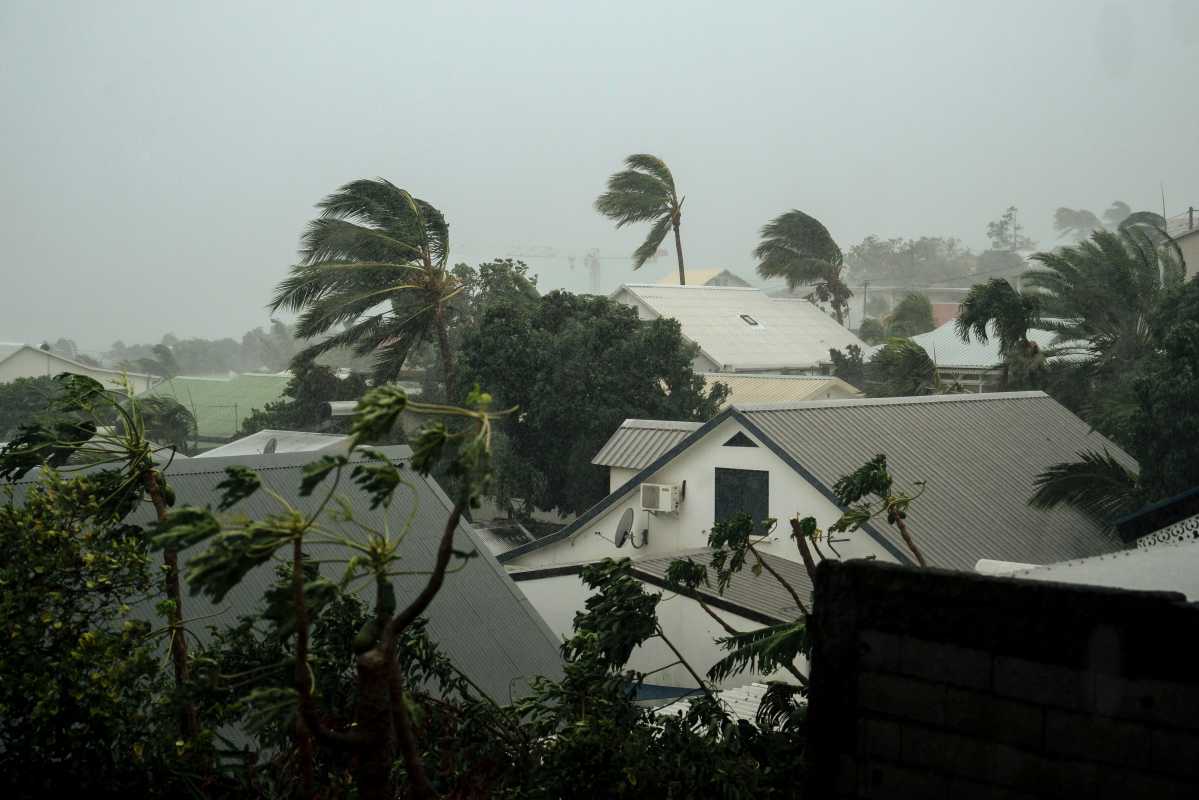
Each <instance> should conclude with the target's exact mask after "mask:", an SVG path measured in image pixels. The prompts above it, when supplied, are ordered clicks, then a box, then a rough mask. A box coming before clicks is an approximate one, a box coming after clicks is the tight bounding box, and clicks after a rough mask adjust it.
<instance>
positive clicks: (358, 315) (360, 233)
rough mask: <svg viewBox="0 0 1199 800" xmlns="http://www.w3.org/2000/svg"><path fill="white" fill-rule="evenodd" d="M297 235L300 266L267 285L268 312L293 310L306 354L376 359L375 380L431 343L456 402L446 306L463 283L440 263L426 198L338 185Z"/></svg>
mask: <svg viewBox="0 0 1199 800" xmlns="http://www.w3.org/2000/svg"><path fill="white" fill-rule="evenodd" d="M318 208H320V209H321V216H320V217H318V218H317V219H315V220H313V221H312V222H310V223H309V224H308V228H307V230H306V231H305V232H304V237H303V246H302V249H301V260H300V263H299V264H297V265H296V266H294V267H292V269H291V274H290V275H289V276H288V277H287V278H286V279H285V280H283V281H282V282H281V283H280V284H279V285H278V287H277V288H276V292H275V297H274V300H273V301H272V302H271V306H270V307H271V309H272V310H278V309H280V308H282V309H286V310H291V311H299V312H301V314H300V317H299V320H298V321H297V325H296V335H297V336H299V337H300V338H303V339H312V338H315V337H318V336H322V335H324V334H326V333H328V332H329V331H330V330H333V329H334V328H339V327H340V328H341V329H340V330H339V331H338V332H337V333H335V334H333V335H332V336H329V337H327V338H325V339H323V340H322V341H319V342H317V343H316V344H313V345H311V346H310V347H308V348H307V349H306V350H305V351H303V353H301V356H303V357H315V356H317V355H319V354H321V353H324V352H326V351H328V350H333V349H335V348H338V347H343V346H344V347H350V348H351V349H352V350H353V351H354V352H355V353H356V354H358V355H370V354H374V356H375V366H376V373H377V375H376V377H377V378H379V379H387V378H391V377H394V376H395V374H396V373H397V372H398V371H399V370H400V368H401V367H402V366H403V364H404V360H405V358H407V356H408V354H409V352H410V351H411V350H412V349H413V348H414V347H416V346H417V345H419V344H420V343H421V342H423V341H425V340H426V339H428V338H430V337H435V338H436V341H437V345H438V349H439V352H440V355H441V363H442V381H443V383H444V385H445V394H446V396H447V397H448V398H455V397H457V393H458V387H457V370H456V362H455V358H454V353H453V348H452V347H451V346H450V338H449V326H450V315H451V310H450V301H451V300H452V299H453V298H454V297H455V296H456V295H457V294H458V293H459V292H460V291H461V290H462V285H461V283H460V282H459V281H458V279H457V278H456V277H454V275H453V273H452V272H451V271H450V270H449V269H448V268H447V266H446V259H447V257H448V255H449V226H448V225H447V224H446V221H445V217H444V216H443V215H442V213H441V212H440V211H438V210H437V209H436V208H434V207H433V206H432V205H431V204H429V203H428V202H426V201H424V200H421V199H419V198H416V197H413V196H412V195H411V194H409V193H408V192H406V191H405V190H403V189H401V188H399V187H397V186H395V185H394V184H392V183H391V182H390V181H387V180H384V179H382V178H379V179H376V180H357V181H353V182H351V183H347V184H346V185H345V186H342V187H341V188H340V189H338V190H337V191H336V192H334V193H333V194H331V195H329V196H328V197H326V198H325V199H324V200H322V201H321V202H320V203H319V205H318Z"/></svg>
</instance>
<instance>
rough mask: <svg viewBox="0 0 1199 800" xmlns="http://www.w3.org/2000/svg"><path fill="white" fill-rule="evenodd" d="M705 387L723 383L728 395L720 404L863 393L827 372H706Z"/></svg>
mask: <svg viewBox="0 0 1199 800" xmlns="http://www.w3.org/2000/svg"><path fill="white" fill-rule="evenodd" d="M704 383H705V384H707V386H708V388H709V389H710V388H712V386H713V385H714V384H717V383H723V384H724V385H725V386H727V387H728V388H729V396H728V397H727V398H726V399H725V401H724V403H723V405H721V408H722V409H723V408H725V407H726V406H731V405H733V404H736V405H739V406H744V405H749V404H753V403H792V402H795V401H798V400H850V399H852V398H855V397H861V396H862V393H861V392H860V391H859V390H858V389H856V388H854V386H853V385H852V384H849V383H846V382H845V381H843V380H841V379H840V378H834V377H832V376H828V375H761V374H752V373H744V372H708V373H705V374H704Z"/></svg>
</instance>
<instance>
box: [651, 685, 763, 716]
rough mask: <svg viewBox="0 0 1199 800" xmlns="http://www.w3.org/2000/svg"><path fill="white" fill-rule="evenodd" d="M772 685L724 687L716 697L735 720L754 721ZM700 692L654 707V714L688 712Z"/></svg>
mask: <svg viewBox="0 0 1199 800" xmlns="http://www.w3.org/2000/svg"><path fill="white" fill-rule="evenodd" d="M769 688H770V687H769V686H768V685H766V684H765V683H747V684H746V685H744V686H738V687H737V688H735V689H724V690H722V691H719V692H716V699H717V700H718V701H719V702H720V704H721V705H722V706H724V708H725V710H726V711H728V712H729V716H731V717H732V718H733V719H734V720H742V719H743V720H745V721H746V722H753V721H754V719H755V718H756V717H757V716H758V707H759V706H761V705H762V697H763V696H764V695H765V694H766V691H767V690H768V689H769ZM698 694H699V690H698V689H696V690H695V692H694V693H692V694H691V695H690V696H688V697H685V698H682V699H680V700H675V701H673V702H670V703H667V704H666V705H664V706H658V707H657V708H655V709H654V712H653V713H654V714H655V715H657V716H661V715H663V714H668V715H674V714H686V713H687V710H688V708H689V707H690V705H691V700H692V699H694V698H695V697H696V695H698Z"/></svg>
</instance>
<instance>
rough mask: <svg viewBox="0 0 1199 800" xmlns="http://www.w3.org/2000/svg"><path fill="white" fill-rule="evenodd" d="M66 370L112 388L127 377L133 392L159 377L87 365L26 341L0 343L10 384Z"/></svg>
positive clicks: (1, 369)
mask: <svg viewBox="0 0 1199 800" xmlns="http://www.w3.org/2000/svg"><path fill="white" fill-rule="evenodd" d="M63 372H70V373H72V374H74V375H86V376H87V377H89V378H92V379H94V380H97V381H99V382H100V383H102V384H103V385H104V386H105V387H106V388H110V389H116V388H118V387H119V386H120V385H121V380H122V377H124V378H126V379H128V381H129V385H130V386H131V387H132V388H133V392H134V394H140V393H142V392H144V391H147V390H148V389H149V388H150V387H152V386H153V385H154V384H156V383H158V381H159V380H160V379H159V378H157V377H155V376H153V375H145V374H143V373H140V372H121V371H120V370H115V369H104V368H103V367H92V366H88V365H87V364H81V363H79V362H78V361H75V360H73V359H70V358H67V357H66V356H62V355H59V354H58V353H52V352H50V351H49V350H41V349H39V348H36V347H30V346H29V345H27V344H14V343H6V342H0V383H10V382H11V381H15V380H16V379H17V378H40V377H43V376H47V377H54V376H55V375H58V374H60V373H63Z"/></svg>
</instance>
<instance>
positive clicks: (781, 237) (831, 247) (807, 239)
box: [753, 209, 853, 325]
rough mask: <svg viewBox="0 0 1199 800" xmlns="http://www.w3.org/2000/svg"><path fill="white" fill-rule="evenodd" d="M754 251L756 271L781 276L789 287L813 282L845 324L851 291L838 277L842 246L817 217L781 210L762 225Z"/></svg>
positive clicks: (765, 275) (820, 296)
mask: <svg viewBox="0 0 1199 800" xmlns="http://www.w3.org/2000/svg"><path fill="white" fill-rule="evenodd" d="M753 255H754V258H756V259H758V262H759V263H758V274H759V275H761V276H762V277H763V278H784V279H786V281H787V288H788V289H794V288H795V287H797V286H800V285H803V284H809V285H811V286H813V292H812V295H813V296H814V297H815V298H816V299H817V300H819V301H821V302H825V303H830V304H831V305H832V307H833V315H834V316H835V317H836V318H837V322H839V323H841V324H842V325H844V324H845V313H846V312H847V311H848V310H849V298H850V297H852V296H853V292H851V291H850V290H849V287H848V286H846V285H845V281H844V279H843V278H842V277H841V270H842V268H843V267H844V263H845V262H844V258H843V257H842V255H841V248H840V247H838V246H837V243H836V242H835V241H833V237H832V236H831V235H830V234H829V232H828V228H826V227H824V224H823V223H821V222H820V220H818V219H816V218H815V217H811V216H809V215H807V214H805V213H804V212H802V211H798V210H796V209H792V210H790V211H788V212H786V213H785V214H780V215H779V216H777V217H775V218H774V219H772V220H771V221H770V222H768V223H766V224H765V225H763V226H762V242H761V244H759V245H758V246H757V247H755V248H754V253H753Z"/></svg>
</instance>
